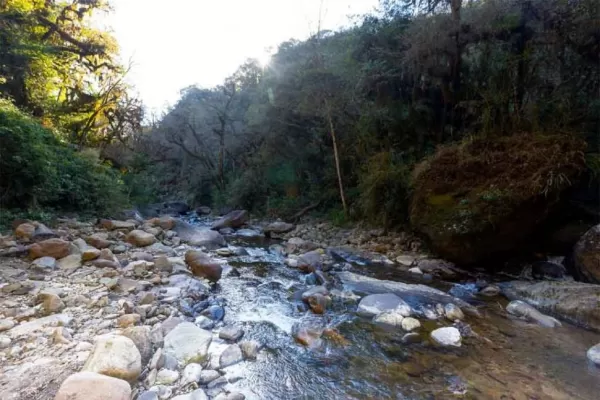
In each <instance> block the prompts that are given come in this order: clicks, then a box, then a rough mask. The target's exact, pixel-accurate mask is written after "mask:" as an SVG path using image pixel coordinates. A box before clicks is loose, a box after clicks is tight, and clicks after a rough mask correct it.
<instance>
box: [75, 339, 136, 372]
mask: <svg viewBox="0 0 600 400" xmlns="http://www.w3.org/2000/svg"><path fill="white" fill-rule="evenodd" d="M83 370H84V371H91V372H97V373H100V374H103V375H108V376H112V377H114V378H120V379H124V380H127V381H134V380H135V379H137V377H138V376H139V375H140V373H141V372H142V356H141V355H140V352H139V350H138V349H137V347H136V346H135V343H133V341H132V340H131V339H129V338H128V337H125V336H119V335H105V336H99V337H97V339H96V342H95V344H94V348H93V349H92V352H91V354H90V356H89V358H88V359H87V361H86V363H85V365H84V366H83Z"/></svg>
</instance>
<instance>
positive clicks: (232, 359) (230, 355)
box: [219, 344, 244, 368]
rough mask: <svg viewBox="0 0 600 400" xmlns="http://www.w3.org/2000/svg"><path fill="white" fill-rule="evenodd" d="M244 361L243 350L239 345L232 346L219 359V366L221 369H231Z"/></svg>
mask: <svg viewBox="0 0 600 400" xmlns="http://www.w3.org/2000/svg"><path fill="white" fill-rule="evenodd" d="M243 360H244V356H243V354H242V349H240V346H238V345H237V344H232V345H230V346H229V347H227V348H226V349H225V351H223V353H222V354H221V357H219V365H220V366H221V368H225V367H229V366H231V365H234V364H237V363H239V362H241V361H243Z"/></svg>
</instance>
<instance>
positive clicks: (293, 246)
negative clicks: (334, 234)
mask: <svg viewBox="0 0 600 400" xmlns="http://www.w3.org/2000/svg"><path fill="white" fill-rule="evenodd" d="M318 248H319V245H318V244H316V243H313V242H310V241H308V240H304V239H301V238H299V237H293V238H290V239H289V240H288V241H287V242H286V243H285V251H286V252H287V253H288V254H293V253H298V252H301V251H312V250H316V249H318Z"/></svg>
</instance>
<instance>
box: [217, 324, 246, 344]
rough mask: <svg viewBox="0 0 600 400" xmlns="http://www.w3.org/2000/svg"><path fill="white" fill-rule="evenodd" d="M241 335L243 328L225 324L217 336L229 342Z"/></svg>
mask: <svg viewBox="0 0 600 400" xmlns="http://www.w3.org/2000/svg"><path fill="white" fill-rule="evenodd" d="M242 336H244V330H243V329H242V328H240V327H238V326H234V325H229V326H225V327H223V328H221V330H220V331H219V338H221V339H223V340H227V341H230V342H237V341H238V340H240V339H241V338H242Z"/></svg>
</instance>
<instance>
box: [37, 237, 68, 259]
mask: <svg viewBox="0 0 600 400" xmlns="http://www.w3.org/2000/svg"><path fill="white" fill-rule="evenodd" d="M68 255H69V242H67V241H65V240H62V239H48V240H43V241H41V242H39V243H35V244H32V245H31V246H30V247H29V257H31V258H32V259H34V260H35V259H36V258H40V257H54V258H56V259H57V260H58V259H61V258H63V257H66V256H68Z"/></svg>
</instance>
